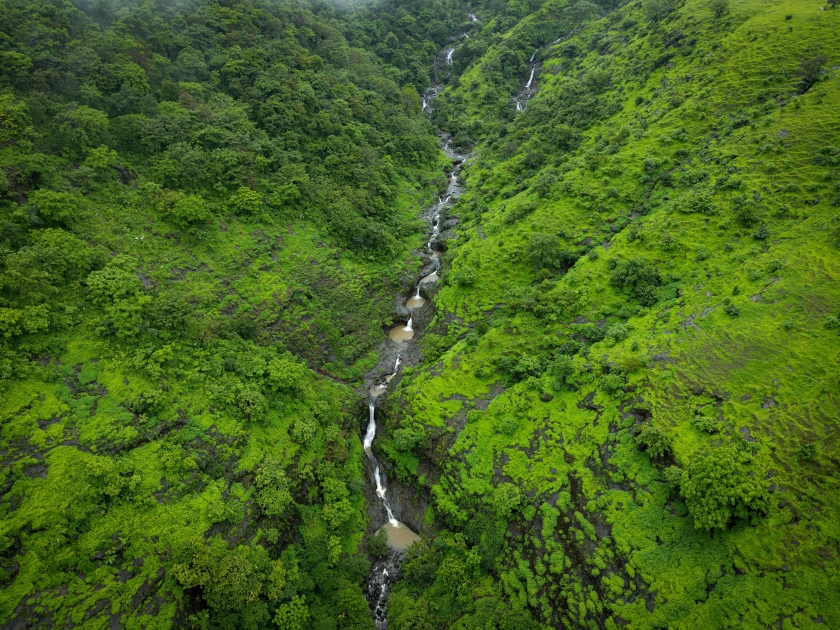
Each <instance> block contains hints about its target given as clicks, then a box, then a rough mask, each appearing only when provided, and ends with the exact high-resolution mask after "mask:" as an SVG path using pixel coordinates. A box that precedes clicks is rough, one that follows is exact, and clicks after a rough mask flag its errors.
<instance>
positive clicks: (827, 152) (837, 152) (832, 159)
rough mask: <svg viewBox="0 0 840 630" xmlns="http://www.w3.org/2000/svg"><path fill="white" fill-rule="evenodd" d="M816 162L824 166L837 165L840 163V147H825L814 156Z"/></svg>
mask: <svg viewBox="0 0 840 630" xmlns="http://www.w3.org/2000/svg"><path fill="white" fill-rule="evenodd" d="M814 163H815V164H821V165H823V166H837V165H840V148H837V147H823V148H822V149H820V150H819V151H817V154H816V155H815V156H814Z"/></svg>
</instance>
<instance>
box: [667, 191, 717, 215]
mask: <svg viewBox="0 0 840 630" xmlns="http://www.w3.org/2000/svg"><path fill="white" fill-rule="evenodd" d="M674 209H675V210H678V211H679V212H683V213H686V214H688V213H692V212H699V213H701V214H707V215H709V214H715V213H716V212H717V206H716V205H715V204H713V203H712V195H711V193H710V192H709V190H708V189H707V188H706V187H704V186H695V187H694V188H692V189H691V190H689V191H688V192H687V193H686V194H684V195H683V196H682V197H680V198H679V199H678V200H677V201H675V202H674Z"/></svg>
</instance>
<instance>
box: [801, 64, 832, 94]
mask: <svg viewBox="0 0 840 630" xmlns="http://www.w3.org/2000/svg"><path fill="white" fill-rule="evenodd" d="M825 62H826V58H825V57H824V56H822V55H817V56H816V57H814V58H812V59H806V60H805V61H803V62H802V65H800V66H799V93H800V94H805V92H807V91H808V90H810V89H811V88H812V87H814V85H815V84H816V83H817V81H819V80H820V77H821V76H822V69H823V66H824V65H825Z"/></svg>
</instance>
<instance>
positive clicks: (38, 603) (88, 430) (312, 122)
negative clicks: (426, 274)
mask: <svg viewBox="0 0 840 630" xmlns="http://www.w3.org/2000/svg"><path fill="white" fill-rule="evenodd" d="M458 15H459V16H460V15H461V14H460V13H459V14H458ZM345 17H346V16H339V15H337V14H336V12H335V10H334V9H333V8H331V7H328V6H325V7H320V8H318V10H317V11H315V10H313V9H312V8H311V7H309V6H308V5H305V4H302V3H295V2H288V3H280V2H249V1H243V2H213V1H208V2H204V1H200V2H133V1H119V2H108V1H103V2H90V3H88V2H79V3H77V5H75V6H74V4H71V3H70V2H65V1H62V0H43V1H40V0H39V1H38V2H29V1H18V0H4V1H2V2H0V33H2V35H0V71H1V74H2V76H0V462H2V469H0V497H2V498H0V514H2V517H0V625H3V627H6V628H22V627H42V628H44V627H75V626H79V627H86V628H104V627H126V628H129V627H130V628H153V627H154V628H170V627H196V628H207V627H216V628H221V627H225V628H265V627H268V626H271V625H278V626H279V627H282V628H293V627H294V628H301V627H307V628H309V627H317V628H337V627H344V628H349V627H352V628H357V627H372V625H373V624H372V620H371V618H370V613H369V610H368V607H367V604H366V601H365V599H364V596H363V594H362V588H361V587H362V584H363V581H364V578H365V575H366V573H367V572H368V568H369V563H368V560H367V557H366V556H365V555H363V554H362V553H360V543H361V541H362V537H363V532H364V530H365V527H366V526H367V523H368V517H367V514H366V502H365V499H364V495H363V491H364V488H365V484H366V474H365V467H364V466H365V463H364V462H365V459H364V456H363V453H362V448H361V444H360V443H359V440H358V438H357V433H358V427H359V421H360V419H361V418H362V417H363V412H362V409H363V407H362V401H361V398H360V396H359V394H358V393H357V388H358V387H359V386H360V385H361V383H362V380H361V377H362V375H363V373H364V372H366V371H367V370H369V369H370V368H371V367H373V366H374V365H375V364H376V362H377V356H376V353H375V349H376V347H377V346H378V344H379V343H380V342H381V339H382V330H383V326H387V325H389V324H391V322H392V320H393V317H394V316H395V312H394V306H393V305H394V295H395V294H396V293H397V292H399V291H400V290H402V289H403V288H404V287H405V286H406V285H407V284H408V282H409V281H410V280H411V278H412V276H413V275H415V274H416V273H417V272H418V270H419V262H418V261H417V260H416V258H415V257H414V256H413V255H412V254H411V248H412V247H415V246H417V245H419V244H420V243H421V242H423V241H424V237H423V236H422V235H421V227H422V226H421V224H420V222H419V221H418V220H417V219H418V209H419V207H420V206H421V205H422V204H423V203H425V202H427V201H428V200H429V199H431V197H432V195H433V193H435V192H437V189H438V187H439V186H441V185H445V181H446V180H445V177H444V168H445V166H446V161H445V160H443V159H442V156H441V155H440V151H439V147H438V142H437V138H436V137H435V135H434V133H433V131H432V127H431V125H430V124H429V122H428V121H427V120H426V118H425V117H424V116H423V115H422V114H421V113H420V98H419V95H418V94H417V91H416V90H415V89H414V88H413V87H412V85H411V83H410V78H409V77H404V76H403V75H402V74H401V71H400V69H399V68H397V67H396V66H393V65H390V64H388V63H387V62H385V61H382V60H379V59H377V57H376V54H375V53H374V52H373V50H372V48H373V45H372V43H371V50H365V49H362V48H358V47H354V46H352V45H350V44H348V42H347V40H346V39H345V38H344V36H343V35H342V34H341V31H342V30H350V26H351V25H350V24H349V23H348V22H346V21H343V20H345ZM439 19H440V20H442V21H443V22H442V23H443V24H445V25H447V26H448V25H450V24H451V23H452V21H453V18H452V16H451V15H450V13H447V10H446V9H444V10H443V11H442V14H441V15H440V18H439ZM353 25H355V26H359V25H361V26H370V25H369V24H368V23H367V22H366V21H365V20H364V19H360V18H357V19H355V21H354V22H353ZM412 33H413V31H412V30H411V29H407V30H406V31H405V32H403V31H400V35H401V36H403V37H408V36H409V35H411V34H412ZM386 34H387V31H386V33H383V34H382V37H383V38H384V37H385V35H386ZM404 45H405V49H406V51H408V52H411V51H412V50H414V48H416V49H418V50H420V51H423V50H426V49H428V48H429V47H432V48H433V49H436V48H435V47H437V46H440V45H443V41H440V42H436V41H434V40H432V41H426V40H425V39H424V36H423V34H422V33H414V35H413V39H411V40H410V41H407V42H405V44H404ZM295 624H297V625H295Z"/></svg>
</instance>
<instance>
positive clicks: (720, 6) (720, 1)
mask: <svg viewBox="0 0 840 630" xmlns="http://www.w3.org/2000/svg"><path fill="white" fill-rule="evenodd" d="M709 8H710V9H711V10H712V13H714V14H715V17H716V18H720V17H723V15H724V14H725V13H729V2H728V0H712V1H711V2H710V3H709Z"/></svg>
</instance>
